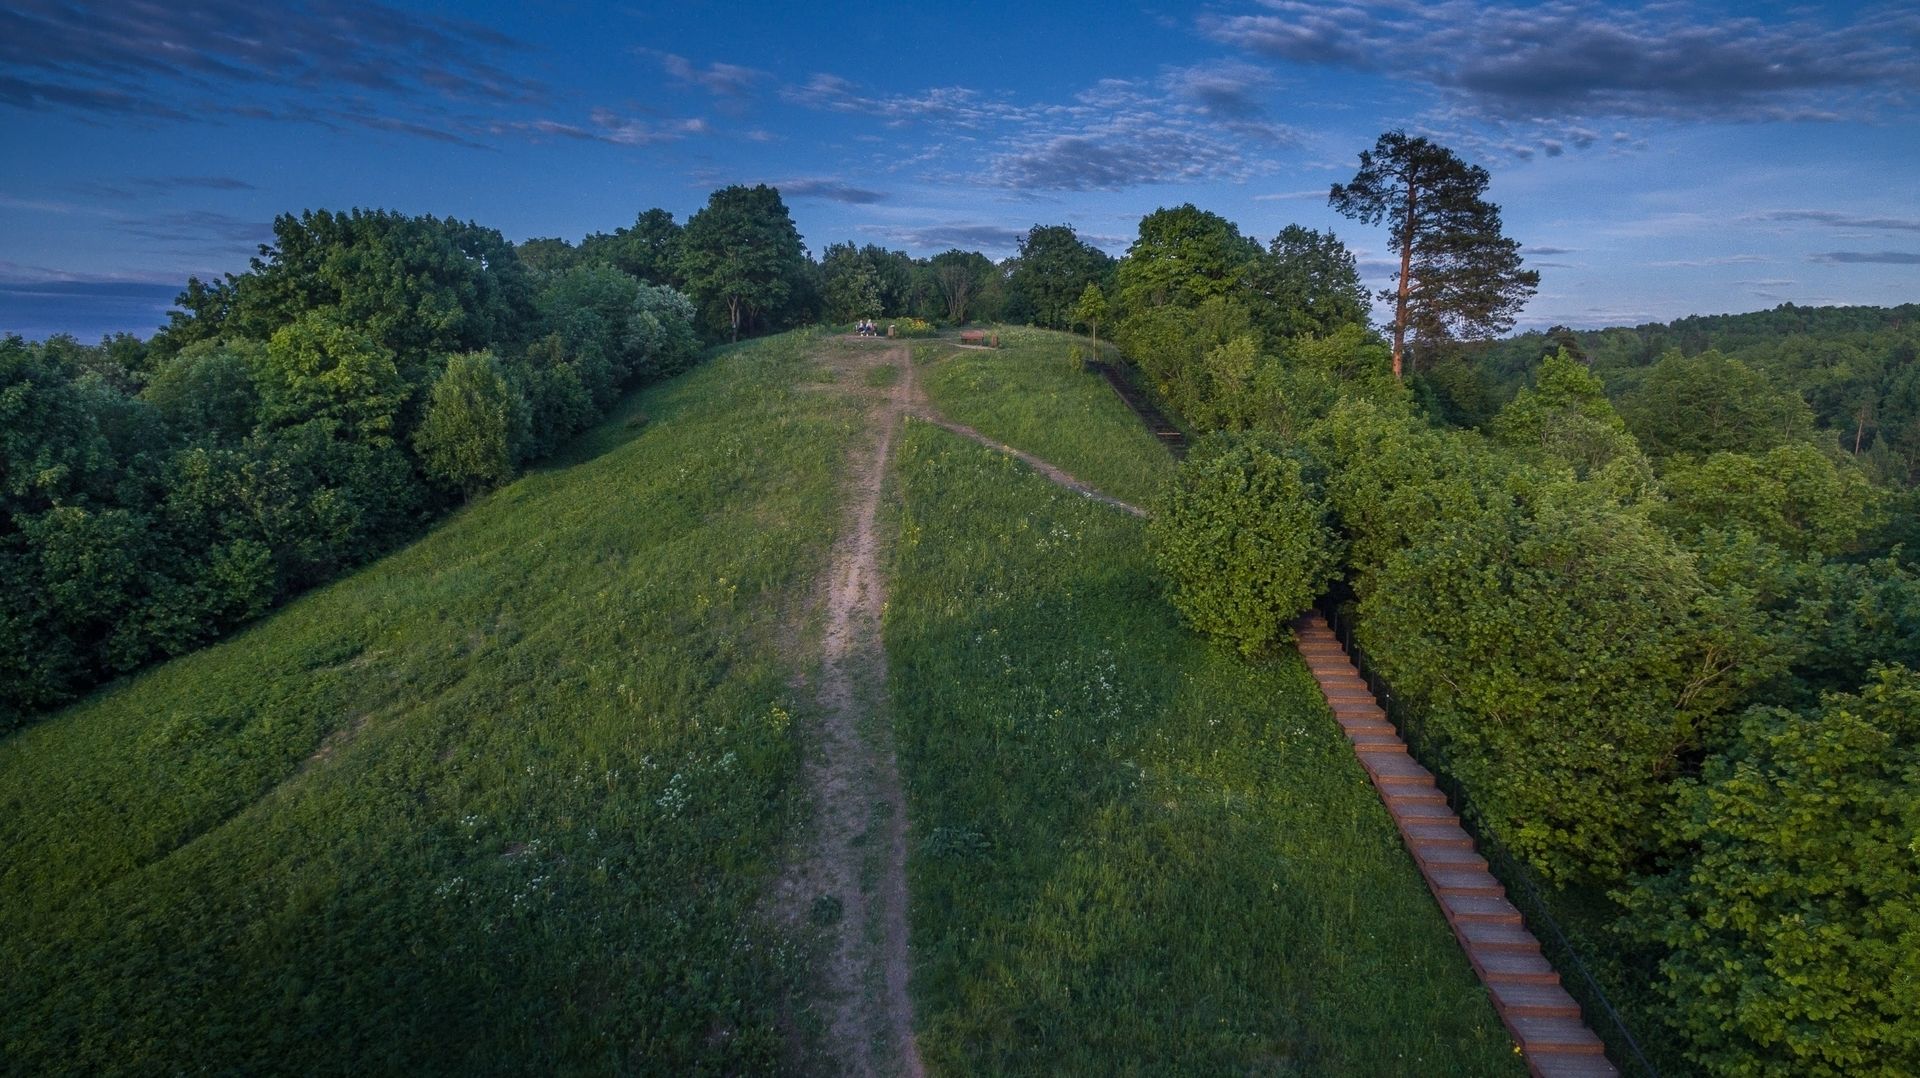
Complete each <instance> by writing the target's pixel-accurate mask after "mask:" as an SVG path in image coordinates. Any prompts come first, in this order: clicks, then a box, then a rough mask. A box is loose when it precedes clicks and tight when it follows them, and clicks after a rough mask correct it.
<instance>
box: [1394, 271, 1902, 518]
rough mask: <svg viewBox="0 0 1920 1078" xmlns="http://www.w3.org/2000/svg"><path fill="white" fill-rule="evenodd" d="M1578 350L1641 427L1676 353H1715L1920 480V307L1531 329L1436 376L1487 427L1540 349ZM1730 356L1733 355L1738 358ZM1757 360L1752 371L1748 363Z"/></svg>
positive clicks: (1462, 417) (1830, 429)
mask: <svg viewBox="0 0 1920 1078" xmlns="http://www.w3.org/2000/svg"><path fill="white" fill-rule="evenodd" d="M1560 348H1566V349H1567V351H1568V353H1569V354H1570V355H1572V356H1573V357H1574V358H1575V359H1577V360H1579V361H1580V362H1582V363H1585V364H1587V365H1588V366H1589V367H1590V368H1591V369H1592V371H1593V373H1594V374H1596V375H1598V376H1599V377H1600V379H1601V381H1602V382H1604V383H1605V384H1606V387H1607V394H1608V396H1610V397H1612V398H1613V399H1614V400H1615V401H1616V402H1618V403H1619V404H1620V405H1621V408H1622V410H1623V412H1624V413H1625V414H1626V416H1627V418H1628V421H1629V423H1633V424H1634V425H1635V427H1636V431H1637V432H1638V431H1642V430H1645V431H1648V432H1649V433H1651V430H1650V427H1649V426H1648V425H1649V424H1652V423H1654V422H1656V417H1655V416H1654V415H1653V414H1652V412H1653V411H1654V410H1657V407H1658V401H1657V398H1658V397H1659V396H1661V395H1663V394H1666V393H1669V392H1671V391H1672V390H1673V388H1674V385H1673V383H1674V381H1675V380H1676V378H1677V375H1678V371H1679V367H1680V364H1678V363H1675V364H1672V365H1669V366H1668V367H1667V368H1666V369H1665V370H1662V369H1661V364H1662V362H1663V361H1664V360H1667V359H1668V358H1669V357H1678V359H1683V360H1684V359H1695V358H1697V357H1702V356H1710V357H1713V358H1712V359H1710V360H1709V361H1708V362H1707V363H1706V364H1702V363H1698V362H1696V363H1694V364H1691V365H1690V367H1689V369H1690V370H1692V371H1693V372H1694V377H1695V378H1697V377H1699V376H1700V374H1701V373H1702V372H1704V371H1706V370H1708V369H1712V370H1713V371H1714V372H1716V375H1717V376H1718V377H1721V378H1726V379H1744V380H1745V382H1746V383H1748V384H1751V385H1754V386H1759V385H1761V384H1764V385H1766V386H1769V387H1771V388H1772V389H1773V390H1774V391H1776V392H1780V393H1791V394H1793V395H1796V396H1798V397H1799V398H1800V399H1801V400H1802V401H1803V402H1804V403H1805V404H1806V406H1807V408H1808V413H1807V415H1806V416H1805V417H1801V416H1800V415H1799V414H1798V413H1797V412H1792V410H1791V409H1789V412H1790V413H1792V414H1788V415H1785V416H1783V417H1782V418H1783V421H1784V422H1789V423H1792V422H1798V421H1800V420H1801V419H1802V418H1805V419H1806V420H1809V421H1810V422H1811V424H1812V428H1813V429H1817V430H1818V431H1820V432H1821V435H1822V436H1823V438H1824V439H1825V440H1827V441H1829V442H1830V444H1832V445H1833V446H1835V447H1837V448H1839V449H1841V450H1843V451H1845V452H1846V453H1847V454H1848V455H1850V456H1854V457H1857V458H1859V460H1860V462H1861V464H1862V465H1864V466H1865V467H1866V468H1867V469H1868V471H1869V472H1870V473H1871V474H1872V475H1874V476H1875V477H1876V478H1877V479H1880V480H1882V481H1885V482H1889V483H1895V484H1899V485H1901V486H1907V487H1911V486H1913V485H1915V484H1916V483H1920V364H1916V363H1915V359H1916V358H1920V304H1914V303H1908V304H1902V305H1901V306H1898V307H1798V306H1795V305H1794V304H1791V303H1786V304H1782V305H1780V306H1778V307H1775V308H1773V309H1772V310H1770V311H1756V312H1753V313H1751V314H1723V315H1697V316H1694V317H1691V318H1682V319H1679V320H1677V321H1675V322H1671V323H1659V322H1650V323H1647V324H1645V325H1640V326H1634V327H1632V328H1624V327H1622V328H1615V329H1599V330H1569V329H1566V328H1565V327H1558V326H1556V327H1554V328H1553V329H1550V330H1547V331H1545V332H1533V333H1522V334H1519V335H1517V336H1514V337H1511V338H1508V339H1505V340H1502V341H1498V342H1495V343H1493V344H1492V345H1490V346H1488V347H1486V348H1485V349H1484V350H1483V351H1480V352H1478V353H1476V354H1473V355H1471V356H1468V357H1463V359H1462V360H1461V361H1460V362H1459V363H1458V364H1457V365H1455V366H1451V367H1443V368H1441V369H1438V370H1436V371H1435V372H1434V373H1433V375H1432V377H1431V378H1430V379H1429V381H1430V384H1431V389H1432V392H1433V394H1434V397H1435V400H1436V403H1437V404H1439V405H1440V407H1441V408H1442V409H1443V410H1444V411H1445V412H1447V413H1448V414H1449V415H1451V416H1452V417H1453V418H1454V419H1456V420H1457V421H1460V422H1465V423H1468V424H1471V425H1479V424H1481V423H1484V422H1485V421H1486V420H1487V419H1488V418H1490V417H1491V416H1492V414H1493V412H1494V411H1496V410H1497V409H1498V408H1499V407H1500V406H1501V405H1503V404H1505V403H1506V402H1507V401H1508V400H1511V399H1512V397H1513V395H1514V394H1515V393H1517V392H1518V391H1519V390H1520V389H1521V387H1523V386H1526V385H1528V384H1530V382H1531V381H1532V379H1533V375H1534V371H1535V370H1536V369H1537V368H1538V366H1539V362H1540V358H1541V357H1542V356H1544V355H1549V354H1551V353H1553V352H1555V351H1557V350H1558V349H1560ZM1719 360H1727V361H1731V363H1732V364H1737V365H1738V366H1737V367H1735V366H1729V365H1727V364H1725V363H1721V362H1719ZM1742 367H1743V368H1745V370H1744V371H1743V370H1740V369H1739V368H1742Z"/></svg>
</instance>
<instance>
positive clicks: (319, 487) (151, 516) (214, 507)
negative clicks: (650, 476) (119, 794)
mask: <svg viewBox="0 0 1920 1078" xmlns="http://www.w3.org/2000/svg"><path fill="white" fill-rule="evenodd" d="M273 231H274V242H273V243H272V244H269V245H264V246H263V247H262V248H261V251H260V254H259V256H258V257H256V258H255V259H253V261H252V265H251V268H250V269H249V270H248V271H247V272H245V273H242V274H239V275H234V276H229V277H228V278H227V279H226V280H224V281H219V282H214V283H211V284H209V283H206V282H202V281H199V280H193V281H190V282H189V283H188V286H187V289H186V290H185V291H184V292H183V293H182V294H181V296H180V298H179V300H178V305H179V309H178V310H176V311H174V312H173V313H172V314H171V315H170V316H169V321H168V324H167V325H166V326H165V327H163V328H161V329H160V330H159V331H158V332H157V333H155V334H154V335H153V337H152V338H151V339H150V340H147V341H144V342H143V341H141V340H139V339H137V338H135V337H132V336H130V335H119V336H116V337H113V338H110V339H109V340H106V341H103V342H102V343H101V344H99V345H98V346H85V345H81V344H79V343H78V342H76V341H74V340H73V339H71V338H67V337H55V338H52V339H50V340H48V341H46V342H44V343H28V342H26V341H24V340H22V339H21V338H19V337H9V338H7V339H5V340H4V341H0V729H4V728H6V727H8V726H11V725H14V724H16V723H18V722H20V721H22V720H23V719H24V718H26V717H27V716H29V715H32V714H34V713H37V712H40V711H43V710H45V709H46V708H49V707H52V706H55V705H57V704H60V703H62V702H64V701H66V700H69V699H72V698H73V697H74V696H75V695H76V694H78V693H80V692H83V691H85V690H86V689H87V688H89V687H90V686H92V685H95V684H98V683H99V682H101V681H102V680H105V679H108V678H112V677H115V676H117V675H120V674H124V673H127V672H129V671H132V670H134V669H137V668H138V667H140V666H141V665H143V664H145V663H147V662H149V661H151V660H153V659H156V658H160V657H164V656H169V655H177V654H180V653H182V652H185V651H188V650H191V649H193V648H195V647H198V646H200V645H202V644H204V643H205V642H207V641H208V640H211V639H213V638H215V637H216V636H218V635H219V634H220V633H221V632H223V631H225V630H226V629H228V628H231V627H233V626H235V625H239V624H241V623H243V622H246V621H248V620H250V619H252V618H254V617H257V616H258V615H260V614H261V613H263V612H264V611H266V610H268V609H270V608H271V607H273V606H274V605H276V604H277V603H279V602H281V601H283V600H285V599H286V598H287V597H289V596H291V595H294V594H296V593H298V592H300V591H302V590H304V589H306V588H308V587H311V586H313V585H315V584H318V583H321V582H323V581H326V580H328V579H331V578H332V577H334V576H335V575H337V574H339V573H340V572H341V571H343V570H344V569H347V568H349V567H351V566H354V565H357V564H360V563H362V562H364V561H366V560H367V559H368V558H370V557H373V556H375V555H377V554H379V553H381V552H383V551H385V550H387V549H390V548H391V547H393V546H394V545H395V544H396V543H398V542H401V541H403V540H405V539H407V538H409V537H411V536H412V535H414V534H416V533H417V532H418V531H419V529H420V528H421V527H423V526H424V525H425V524H426V523H427V522H428V521H430V520H431V519H433V518H434V517H435V516H436V515H437V514H438V513H440V512H442V511H444V510H445V509H447V508H448V507H450V506H452V505H455V504H458V503H459V502H460V501H461V500H462V499H464V498H467V497H470V496H472V495H473V494H474V493H476V492H478V491H480V490H483V489H486V488H488V487H491V486H494V485H497V484H499V483H501V482H504V481H506V480H507V479H509V478H511V477H512V476H513V474H514V473H515V471H516V470H517V469H518V468H519V467H520V466H521V464H522V463H524V462H526V461H528V460H533V459H538V458H540V457H544V456H546V455H548V454H550V453H552V452H553V451H554V450H555V449H557V448H558V447H559V446H561V445H562V444H564V443H565V442H566V441H567V440H568V439H570V438H571V437H572V436H573V435H574V434H576V433H577V432H579V431H580V430H582V429H583V428H585V427H586V426H587V425H589V424H591V423H593V422H595V421H596V420H597V419H598V418H599V417H601V416H602V415H604V414H605V413H606V411H607V409H608V408H609V407H611V405H612V404H613V403H614V401H615V400H616V399H617V398H618V396H619V395H620V394H621V393H622V392H624V391H625V390H626V389H627V388H628V387H630V386H633V385H635V384H638V383H640V382H643V381H646V380H649V379H653V378H658V377H662V376H664V375H669V374H672V373H675V372H677V371H679V370H682V369H684V368H685V367H687V366H688V365H689V364H690V363H692V362H693V360H694V358H695V355H696V353H697V350H698V346H699V341H698V337H697V335H696V332H695V325H694V317H695V308H694V305H693V303H692V301H691V300H689V299H688V298H687V297H686V296H685V295H683V294H681V293H680V292H678V291H676V290H674V289H672V288H666V287H659V286H655V285H651V284H647V283H645V282H643V281H640V280H638V279H636V278H635V277H633V276H632V275H630V274H629V273H627V272H624V271H622V270H620V269H618V268H616V267H614V266H611V265H609V264H607V263H605V262H600V261H595V262H587V263H583V264H580V265H576V266H572V267H570V268H567V269H564V270H540V269H535V268H531V267H529V266H528V265H526V263H525V262H523V261H522V259H521V258H520V257H519V255H518V254H517V253H516V252H515V250H514V247H513V245H511V244H510V243H508V242H506V241H505V240H504V239H503V238H502V237H501V235H500V233H498V232H497V231H495V230H492V229H488V228H483V227H480V226H478V225H475V224H471V223H467V222H461V221H457V220H453V219H450V218H449V219H439V218H434V217H430V216H427V217H407V216H403V215H401V214H397V213H388V212H369V211H361V210H354V211H351V212H348V213H332V212H328V211H317V212H309V213H303V214H300V215H298V216H295V215H292V214H288V215H283V216H281V217H280V218H278V219H277V220H276V221H275V222H274V226H273Z"/></svg>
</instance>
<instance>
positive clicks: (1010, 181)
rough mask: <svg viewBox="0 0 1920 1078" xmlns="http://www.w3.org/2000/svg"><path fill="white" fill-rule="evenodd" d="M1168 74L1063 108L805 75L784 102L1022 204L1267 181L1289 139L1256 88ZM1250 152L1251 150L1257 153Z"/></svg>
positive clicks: (1112, 84) (1112, 82) (1123, 83)
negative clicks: (894, 90) (913, 133)
mask: <svg viewBox="0 0 1920 1078" xmlns="http://www.w3.org/2000/svg"><path fill="white" fill-rule="evenodd" d="M1239 70H1240V67H1239V66H1237V65H1230V66H1229V67H1228V68H1227V69H1226V72H1225V75H1220V74H1217V73H1211V72H1206V71H1202V70H1200V69H1189V68H1175V69H1169V70H1168V71H1167V72H1165V73H1164V74H1162V75H1161V76H1160V77H1158V78H1157V79H1147V80H1134V79H1103V80H1100V81H1099V82H1097V83H1095V84H1093V85H1092V86H1090V87H1088V88H1087V89H1085V90H1083V91H1081V92H1079V93H1077V94H1075V95H1074V97H1073V98H1072V100H1070V101H1067V102H1061V103H1024V102H1016V101H1013V100H1009V99H1008V98H1006V97H1004V96H998V95H991V94H987V93H984V92H982V91H979V90H975V89H972V88H970V87H964V86H947V87H935V88H932V89H927V90H923V91H919V92H916V93H904V94H879V93H873V92H870V91H868V90H866V89H865V88H864V87H862V86H861V85H859V84H858V83H855V82H853V81H852V80H849V79H846V78H843V77H841V76H839V75H832V74H824V73H822V74H815V75H813V76H812V77H811V78H809V79H808V80H807V82H806V83H804V84H803V85H800V86H797V87H790V88H788V89H787V90H786V91H785V94H784V96H785V97H786V98H787V100H789V101H791V102H793V103H796V104H800V105H804V106H806V107H809V108H814V109H821V110H827V111H834V112H847V113H859V114H864V115H869V116H872V117H875V118H876V119H878V120H879V121H881V123H882V124H884V125H886V126H888V127H893V128H906V127H913V128H915V129H925V130H927V131H928V132H929V133H930V134H931V135H932V136H934V137H933V138H930V139H929V140H928V142H927V144H926V146H925V148H924V149H923V150H922V152H921V153H920V154H918V155H916V156H915V157H914V158H913V159H912V161H911V162H904V163H903V162H895V166H894V167H895V168H901V167H906V165H908V164H912V165H926V166H933V165H934V164H935V163H936V162H938V161H940V160H942V159H955V160H957V159H958V158H959V157H960V155H962V154H964V155H965V161H966V167H965V168H964V169H954V170H952V171H950V172H948V173H946V174H944V175H942V176H941V177H940V178H941V179H944V180H947V181H950V182H955V183H968V184H981V183H984V184H986V185H988V186H993V187H1000V188H1005V189H1007V190H1010V191H1018V192H1021V193H1023V194H1031V193H1035V192H1046V191H1115V190H1122V189H1125V188H1129V187H1136V186H1142V185H1150V184H1166V183H1179V182H1189V181H1197V180H1211V181H1219V182H1229V183H1237V182H1242V181H1244V180H1246V179H1248V178H1249V177H1251V176H1254V175H1257V174H1259V173H1262V172H1265V171H1268V170H1270V168H1271V160H1270V158H1269V157H1268V156H1267V155H1268V153H1270V152H1271V151H1272V150H1274V149H1276V148H1279V147H1283V146H1288V145H1291V144H1292V143H1293V141H1294V140H1295V138H1296V133H1295V132H1294V131H1293V129H1292V128H1290V127H1287V126H1286V125H1284V124H1280V123H1278V122H1276V121H1274V120H1272V119H1270V118H1269V117H1267V116H1266V115H1265V112H1264V109H1263V106H1262V105H1261V104H1260V102H1259V100H1258V98H1257V95H1256V93H1255V92H1254V91H1255V90H1256V89H1257V88H1258V86H1259V85H1260V83H1259V82H1258V80H1257V79H1255V81H1254V82H1253V83H1250V84H1246V85H1235V84H1234V83H1235V73H1236V72H1238V71H1239ZM1256 144H1257V147H1258V148H1256Z"/></svg>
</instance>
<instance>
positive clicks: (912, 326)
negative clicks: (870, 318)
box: [887, 318, 934, 337]
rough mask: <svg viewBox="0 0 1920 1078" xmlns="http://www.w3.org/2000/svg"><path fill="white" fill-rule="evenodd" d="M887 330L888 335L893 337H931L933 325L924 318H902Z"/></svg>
mask: <svg viewBox="0 0 1920 1078" xmlns="http://www.w3.org/2000/svg"><path fill="white" fill-rule="evenodd" d="M887 328H888V331H889V332H888V335H889V336H894V337H931V336H933V334H934V329H933V323H932V322H929V321H927V320H926V319H924V318H902V319H900V320H899V321H897V322H895V323H893V324H892V325H891V326H889V327H887Z"/></svg>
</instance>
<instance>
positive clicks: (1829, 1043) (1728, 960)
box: [1628, 667, 1920, 1076]
mask: <svg viewBox="0 0 1920 1078" xmlns="http://www.w3.org/2000/svg"><path fill="white" fill-rule="evenodd" d="M1667 830H1668V832H1669V833H1668V836H1667V837H1668V838H1669V840H1670V841H1671V842H1672V843H1673V844H1674V845H1675V846H1676V847H1678V848H1680V849H1684V850H1685V851H1686V853H1685V854H1684V856H1682V857H1681V858H1680V860H1679V861H1678V862H1677V863H1675V864H1674V865H1673V866H1672V868H1671V869H1670V870H1669V871H1668V872H1666V873H1665V874H1664V875H1661V876H1658V877H1655V878H1653V879H1650V880H1647V881H1645V882H1644V883H1643V884H1642V885H1641V886H1640V887H1639V888H1637V889H1636V890H1635V891H1634V892H1633V893H1632V896H1631V900H1630V905H1631V908H1632V913H1631V914H1630V915H1629V920H1628V925H1629V927H1630V929H1631V930H1632V931H1633V932H1634V933H1635V934H1637V935H1639V936H1641V937H1643V938H1646V939H1649V940H1651V941H1654V942H1656V943H1659V944H1661V945H1663V946H1665V947H1666V948H1667V952H1668V953H1667V956H1666V958H1665V959H1664V961H1663V962H1662V963H1661V967H1660V969H1661V973H1662V974H1663V975H1664V981H1663V982H1662V983H1661V984H1660V985H1659V988H1660V991H1661V992H1662V993H1664V994H1665V995H1666V996H1667V998H1668V999H1669V1001H1670V1002H1671V1003H1672V1006H1673V1011H1672V1021H1673V1023H1674V1025H1675V1027H1676V1028H1677V1029H1678V1030H1679V1031H1681V1032H1682V1033H1683V1034H1684V1036H1685V1038H1686V1041H1687V1045H1688V1047H1687V1055H1688V1056H1689V1057H1690V1058H1692V1059H1693V1060H1694V1061H1695V1062H1697V1063H1699V1064H1701V1065H1702V1066H1703V1067H1705V1068H1706V1069H1707V1070H1708V1071H1709V1072H1711V1073H1714V1074H1750V1075H1783V1076H1784V1075H1889V1076H1891V1075H1911V1074H1916V1073H1920V1022H1916V1021H1915V1020H1914V1016H1915V1015H1917V1014H1920V838H1916V834H1917V833H1920V675H1916V674H1915V673H1914V672H1913V671H1911V670H1908V669H1906V668H1904V667H1888V668H1882V669H1881V670H1879V671H1878V672H1877V673H1876V676H1875V677H1874V679H1873V680H1872V681H1870V682H1869V683H1868V684H1867V685H1866V687H1865V688H1863V689H1862V690H1861V691H1860V692H1859V693H1858V694H1857V695H1836V696H1830V697H1828V698H1827V700H1826V701H1825V702H1824V703H1823V704H1822V705H1821V706H1820V707H1819V708H1818V709H1817V710H1815V711H1812V712H1809V713H1805V714H1796V713H1794V712H1791V711H1787V710H1784V709H1781V708H1774V707H1759V708H1754V709H1752V710H1750V711H1749V712H1747V714H1746V717H1745V719H1744V720H1743V721H1742V722H1741V725H1740V728H1739V734H1738V737H1737V738H1735V739H1734V740H1733V742H1732V744H1731V745H1730V746H1729V747H1728V748H1727V749H1726V750H1725V751H1724V752H1721V753H1719V754H1717V755H1715V756H1712V757H1709V758H1708V760H1707V762H1706V764H1705V766H1704V767H1703V769H1702V771H1701V774H1700V777H1699V778H1698V779H1697V780H1690V781H1687V782H1684V783H1682V784H1681V785H1680V789H1679V796H1678V798H1677V807H1676V810H1675V812H1674V813H1673V815H1672V819H1671V822H1670V824H1669V826H1668V828H1667Z"/></svg>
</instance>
